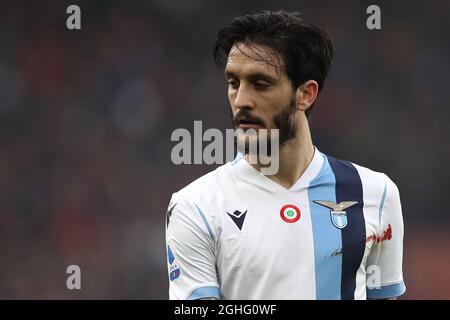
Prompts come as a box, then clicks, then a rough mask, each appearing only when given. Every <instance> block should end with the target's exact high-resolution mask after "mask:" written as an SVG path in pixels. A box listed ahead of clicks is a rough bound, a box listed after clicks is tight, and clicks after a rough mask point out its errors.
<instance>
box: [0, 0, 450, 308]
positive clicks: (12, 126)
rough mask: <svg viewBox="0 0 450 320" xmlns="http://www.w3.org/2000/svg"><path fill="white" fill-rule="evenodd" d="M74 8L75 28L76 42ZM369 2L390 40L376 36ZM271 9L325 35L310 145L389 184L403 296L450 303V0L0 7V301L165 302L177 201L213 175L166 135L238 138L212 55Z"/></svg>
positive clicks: (194, 0) (155, 0)
mask: <svg viewBox="0 0 450 320" xmlns="http://www.w3.org/2000/svg"><path fill="white" fill-rule="evenodd" d="M70 4H77V5H79V6H80V8H81V27H82V28H81V30H75V31H70V30H68V29H67V28H66V19H67V17H68V14H66V8H67V6H68V5H70ZM369 4H377V5H379V6H380V8H381V23H382V29H381V30H375V31H370V30H368V29H367V28H366V19H367V17H368V15H367V14H366V8H367V6H368V5H369ZM266 9H286V10H298V11H302V12H303V13H304V14H305V15H306V16H307V17H310V18H312V19H314V20H315V21H316V22H319V23H320V24H321V25H322V26H324V27H325V28H327V29H328V31H329V33H330V34H331V37H332V39H333V41H334V44H335V50H336V54H335V58H334V62H333V67H332V70H331V73H330V75H329V78H328V80H327V83H326V85H325V89H324V91H322V93H321V96H320V97H319V101H318V103H317V104H316V105H315V107H314V111H313V114H312V119H311V121H312V122H311V123H312V131H313V139H314V143H315V145H316V146H318V148H319V149H320V150H321V151H322V152H325V153H328V154H330V155H334V156H335V157H338V158H342V159H347V160H350V161H352V162H355V163H358V164H361V165H363V166H367V167H369V168H372V169H374V170H376V171H382V172H385V173H386V174H388V175H389V176H390V177H391V178H392V179H393V180H394V181H395V182H396V183H397V185H398V187H399V189H400V194H401V199H402V205H403V214H404V221H405V230H406V233H405V246H404V273H405V281H406V285H407V288H408V291H407V294H406V295H405V296H404V299H450V272H449V270H450V254H449V252H448V251H449V250H448V249H449V246H448V244H449V242H450V235H449V231H450V230H449V227H450V218H449V217H450V213H449V211H448V210H449V208H448V205H447V200H448V198H447V197H448V194H447V193H448V192H449V187H448V186H449V185H450V168H449V166H450V148H449V146H448V138H449V136H450V125H449V120H450V109H449V107H450V105H449V104H450V103H449V101H448V95H446V94H448V92H449V88H448V87H449V85H450V83H449V80H448V75H449V71H450V68H449V67H450V63H449V56H450V41H449V39H450V19H448V17H449V16H450V2H449V1H425V0H422V1H408V2H401V1H375V2H367V1H360V0H355V1H339V2H338V1H318V0H313V1H299V0H293V1H290V0H289V1H288V0H283V1H277V4H276V5H275V4H274V1H268V0H264V1H255V2H247V1H229V0H228V1H207V0H189V1H185V0H175V1H171V0H152V1H70V2H69V1H25V0H20V1H19V0H14V1H12V0H11V1H5V0H1V1H0V298H2V299H57V298H62V299H79V298H86V299H108V298H110V299H166V298H167V297H168V280H167V271H166V257H165V244H164V228H165V224H164V219H165V211H166V208H167V205H168V202H169V199H170V196H171V194H172V193H173V192H175V191H177V190H178V189H180V188H182V187H183V186H185V185H186V184H188V183H189V182H191V181H193V180H194V179H195V178H197V177H199V176H200V175H202V174H204V173H206V172H208V171H210V170H212V169H214V168H215V167H216V166H206V165H181V166H175V165H173V164H172V162H171V158H170V152H171V149H172V147H173V146H174V145H175V142H171V141H170V135H171V133H172V131H173V130H174V129H176V128H187V129H188V130H189V131H191V132H192V131H193V121H194V120H202V121H203V128H204V129H207V128H219V129H221V130H223V129H225V128H227V127H230V126H229V109H228V108H229V106H228V101H227V97H226V84H225V80H224V77H223V75H222V74H221V73H220V71H218V70H217V69H216V67H215V66H214V63H213V60H212V49H211V47H212V44H213V42H214V40H215V37H216V33H217V30H218V29H219V28H220V27H221V26H222V25H223V24H225V23H227V22H228V21H229V20H230V19H232V18H233V17H234V16H235V15H237V14H242V13H251V12H256V11H261V10H266ZM71 264H76V265H79V266H80V267H81V270H82V281H81V283H82V289H81V290H80V291H76V290H75V291H69V290H68V289H67V288H66V278H67V277H68V275H67V274H66V268H67V266H68V265H71Z"/></svg>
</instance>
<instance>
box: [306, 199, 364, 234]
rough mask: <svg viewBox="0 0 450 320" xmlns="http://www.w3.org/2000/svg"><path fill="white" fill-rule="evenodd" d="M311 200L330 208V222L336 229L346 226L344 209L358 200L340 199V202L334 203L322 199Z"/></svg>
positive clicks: (346, 220)
mask: <svg viewBox="0 0 450 320" xmlns="http://www.w3.org/2000/svg"><path fill="white" fill-rule="evenodd" d="M313 202H314V203H317V204H319V205H321V206H324V207H327V208H329V209H330V218H331V222H332V223H333V225H334V226H335V227H336V228H338V229H344V228H345V227H346V226H347V222H348V219H347V212H346V211H344V210H345V209H347V208H350V207H352V206H354V205H355V204H357V203H358V201H342V202H340V203H334V202H332V201H322V200H314V201H313Z"/></svg>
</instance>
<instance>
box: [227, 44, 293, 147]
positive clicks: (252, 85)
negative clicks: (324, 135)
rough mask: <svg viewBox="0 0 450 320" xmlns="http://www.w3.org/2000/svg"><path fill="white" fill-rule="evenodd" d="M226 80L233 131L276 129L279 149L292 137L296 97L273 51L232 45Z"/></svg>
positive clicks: (262, 47) (281, 63)
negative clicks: (277, 130)
mask: <svg viewBox="0 0 450 320" xmlns="http://www.w3.org/2000/svg"><path fill="white" fill-rule="evenodd" d="M225 76H226V79H227V81H228V99H229V101H230V105H231V111H232V117H233V123H234V126H235V129H242V130H244V131H245V130H247V129H254V130H256V132H258V130H259V129H268V131H269V134H271V132H270V129H279V135H280V137H279V139H280V140H279V144H280V146H281V145H283V143H285V142H286V141H288V140H290V139H292V138H293V137H295V134H296V125H295V112H296V106H295V102H296V101H295V93H294V90H293V89H292V86H291V82H290V81H289V79H288V78H287V76H286V73H285V71H284V66H283V62H282V60H281V57H279V56H277V54H276V53H275V52H274V51H273V50H272V49H270V48H268V47H266V46H261V45H256V44H251V46H248V45H245V44H243V43H238V44H235V45H234V46H233V47H232V48H231V50H230V53H229V55H228V61H227V65H226V67H225Z"/></svg>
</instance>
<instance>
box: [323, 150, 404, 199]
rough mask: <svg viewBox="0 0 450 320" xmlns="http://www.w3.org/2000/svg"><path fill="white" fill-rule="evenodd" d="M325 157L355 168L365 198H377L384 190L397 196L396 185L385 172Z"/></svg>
mask: <svg viewBox="0 0 450 320" xmlns="http://www.w3.org/2000/svg"><path fill="white" fill-rule="evenodd" d="M327 157H328V159H329V161H330V158H331V159H332V161H335V162H338V163H339V164H341V165H343V166H347V167H353V168H355V169H356V171H357V173H358V175H359V178H360V180H361V184H362V187H363V193H364V198H365V199H368V198H371V197H375V198H376V199H378V198H379V197H380V195H383V193H385V192H387V193H388V195H393V196H394V197H398V193H399V192H398V187H397V185H396V184H395V183H394V181H393V180H392V179H391V178H390V177H389V176H388V175H387V174H386V173H384V172H379V171H375V170H373V169H370V168H367V167H365V166H362V165H360V164H357V163H354V162H351V161H347V160H339V159H336V158H333V157H330V156H327Z"/></svg>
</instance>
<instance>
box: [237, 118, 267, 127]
mask: <svg viewBox="0 0 450 320" xmlns="http://www.w3.org/2000/svg"><path fill="white" fill-rule="evenodd" d="M237 124H238V127H239V128H241V129H260V128H263V127H264V126H263V125H262V124H261V123H260V121H257V120H250V119H242V120H239V121H238V122H237Z"/></svg>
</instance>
